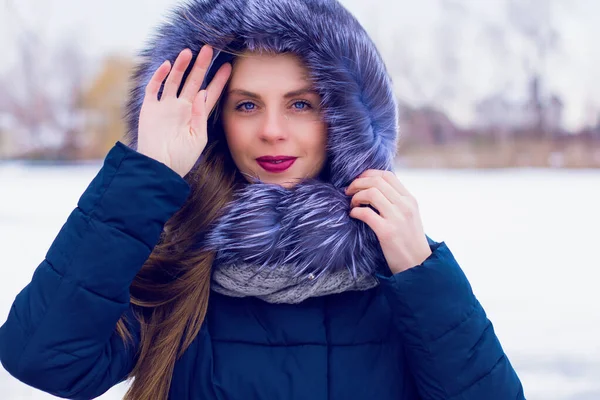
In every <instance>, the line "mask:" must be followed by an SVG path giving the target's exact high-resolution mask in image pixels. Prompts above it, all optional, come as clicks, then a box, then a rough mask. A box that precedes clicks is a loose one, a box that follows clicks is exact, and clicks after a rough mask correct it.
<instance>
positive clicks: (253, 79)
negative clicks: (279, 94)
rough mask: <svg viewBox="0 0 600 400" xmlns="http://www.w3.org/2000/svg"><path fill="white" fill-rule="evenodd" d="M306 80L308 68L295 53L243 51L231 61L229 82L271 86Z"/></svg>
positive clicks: (295, 83)
mask: <svg viewBox="0 0 600 400" xmlns="http://www.w3.org/2000/svg"><path fill="white" fill-rule="evenodd" d="M308 81H309V71H308V68H307V67H306V66H305V65H304V63H303V62H302V60H301V59H300V57H298V56H296V55H295V54H292V53H257V52H245V53H244V54H242V55H240V56H238V57H236V58H235V60H234V62H233V71H232V74H231V80H230V84H231V86H234V85H244V86H248V85H251V86H264V85H268V84H270V86H273V85H274V84H275V83H277V84H278V85H281V84H283V83H285V82H287V83H288V84H290V85H297V84H302V83H306V82H308Z"/></svg>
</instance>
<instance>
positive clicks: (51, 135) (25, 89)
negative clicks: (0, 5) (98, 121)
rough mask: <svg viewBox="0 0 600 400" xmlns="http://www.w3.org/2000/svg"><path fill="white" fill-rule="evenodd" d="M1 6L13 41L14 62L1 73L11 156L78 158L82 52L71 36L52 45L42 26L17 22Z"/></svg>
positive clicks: (11, 5)
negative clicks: (12, 145) (13, 152)
mask: <svg viewBox="0 0 600 400" xmlns="http://www.w3.org/2000/svg"><path fill="white" fill-rule="evenodd" d="M6 3H7V7H6V11H7V12H8V13H9V14H10V17H9V19H10V20H11V21H12V26H13V31H14V32H13V33H12V34H11V36H13V37H15V39H16V42H17V45H16V55H17V63H16V65H15V66H14V67H13V68H12V69H11V70H9V71H8V73H7V77H9V78H10V79H7V80H6V81H5V87H4V88H3V89H4V93H3V96H4V101H3V103H4V104H3V108H4V112H5V113H7V114H9V115H10V116H11V119H12V124H11V125H12V126H11V129H10V131H9V134H11V135H17V136H18V140H13V142H16V143H17V146H18V148H17V149H16V151H17V152H18V153H19V155H20V156H21V157H29V158H49V159H75V158H78V157H79V154H78V153H79V149H80V148H81V143H82V142H83V140H82V139H83V138H82V137H81V127H82V124H81V122H82V115H81V93H82V90H83V84H84V71H85V65H84V62H85V58H84V56H83V51H82V50H81V48H80V47H79V46H78V45H77V43H76V42H75V41H74V38H75V37H76V36H75V35H69V36H65V37H64V38H63V40H61V41H60V42H59V45H58V46H52V45H51V44H50V43H49V42H48V41H47V40H46V38H45V36H44V34H43V25H38V24H31V23H29V21H26V20H25V19H24V18H22V16H21V14H20V12H19V9H18V8H17V7H16V3H15V2H14V1H7V2H6ZM38 11H39V10H38ZM31 25H34V26H31Z"/></svg>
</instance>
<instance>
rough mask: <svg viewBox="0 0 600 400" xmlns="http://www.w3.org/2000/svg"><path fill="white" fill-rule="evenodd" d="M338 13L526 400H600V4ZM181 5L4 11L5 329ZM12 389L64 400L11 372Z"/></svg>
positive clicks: (117, 394)
mask: <svg viewBox="0 0 600 400" xmlns="http://www.w3.org/2000/svg"><path fill="white" fill-rule="evenodd" d="M341 2H342V3H343V4H344V5H346V6H347V7H348V8H349V9H350V11H352V12H353V13H354V14H355V15H356V17H357V18H358V19H359V20H360V21H361V23H362V24H363V25H364V27H365V28H366V30H367V31H368V32H369V34H370V35H371V37H372V38H373V40H374V41H375V43H376V44H377V46H378V47H379V49H380V51H381V54H382V56H383V58H384V60H385V62H386V64H387V67H388V70H389V72H390V74H391V76H392V78H393V81H394V86H395V90H396V94H397V97H398V100H399V106H400V115H401V139H400V141H399V147H398V157H397V170H396V172H397V174H398V176H399V177H400V179H401V180H402V181H403V182H404V183H405V184H406V186H407V187H408V188H409V190H411V191H412V192H413V194H414V195H415V196H416V197H417V200H418V201H419V204H420V208H421V213H422V217H423V222H424V225H425V229H426V231H427V232H428V234H429V235H430V236H431V237H432V238H433V239H435V240H438V241H442V240H444V241H446V243H447V244H448V245H449V247H450V248H451V249H452V250H453V253H454V254H455V256H456V258H457V259H458V261H459V262H460V263H461V265H462V267H463V269H464V270H465V272H466V273H467V276H468V277H469V279H470V281H471V283H472V285H473V288H474V291H475V294H476V295H477V297H478V298H479V299H480V301H481V302H482V304H483V306H484V307H485V309H486V311H487V312H488V316H489V317H490V319H491V320H492V322H493V323H494V327H495V329H496V332H497V334H498V336H499V338H500V340H501V342H502V344H503V346H504V348H505V350H506V352H507V354H508V356H509V358H510V359H511V361H512V363H513V365H514V366H515V368H516V370H517V373H518V374H519V376H520V377H521V379H522V381H523V383H524V386H525V394H526V396H527V398H528V399H544V400H546V399H561V400H565V399H569V400H570V399H578V400H580V399H583V400H586V399H600V344H599V343H600V340H599V339H598V338H600V291H599V290H598V282H599V279H598V278H600V273H599V272H598V270H599V269H600V260H599V256H598V249H599V245H598V241H597V238H598V237H599V236H600V228H599V227H600V212H598V205H599V204H600V68H599V66H600V47H599V46H598V45H597V38H598V37H600V25H598V24H597V20H598V16H599V15H600V1H596V0H420V1H418V2H417V1H409V0H369V1H365V0H342V1H341ZM175 4H177V1H175V0H144V1H141V0H137V1H134V0H130V1H126V2H124V1H117V0H104V1H102V2H86V3H82V2H80V1H77V0H53V1H41V0H19V1H10V0H0V48H1V49H2V52H1V55H0V57H1V58H0V61H1V62H0V249H1V250H2V253H3V262H2V263H0V276H1V278H0V323H2V322H3V321H4V320H5V318H6V316H7V315H8V312H9V309H10V306H11V304H12V301H13V300H14V297H15V296H16V295H17V293H18V292H19V291H20V290H21V289H22V288H23V287H24V286H25V285H26V284H27V283H28V282H29V280H30V279H31V275H32V274H33V270H34V269H35V267H36V266H37V265H38V264H39V263H40V262H41V261H42V260H43V258H44V256H45V253H46V251H47V249H48V248H49V246H50V244H51V243H52V240H53V239H54V237H55V236H56V234H57V233H58V231H59V230H60V227H61V226H62V224H63V223H64V222H65V220H66V218H67V216H68V215H69V213H70V212H71V210H72V209H73V208H74V207H75V206H76V204H77V200H78V199H79V196H80V195H81V193H83V191H84V190H85V188H86V187H87V185H88V183H89V182H90V181H91V179H92V178H93V177H94V176H95V174H96V173H97V172H98V170H99V169H100V167H101V165H102V159H103V158H104V156H105V155H106V153H107V152H108V150H109V149H110V148H111V147H112V146H113V145H114V143H115V142H116V141H117V140H120V138H121V137H122V135H123V133H124V122H123V119H122V112H123V109H122V107H123V105H124V102H125V100H126V97H127V93H128V90H129V81H128V79H129V74H130V73H131V72H132V67H133V66H134V65H135V63H136V57H137V52H138V51H139V50H140V49H141V48H142V47H143V46H144V44H145V43H146V42H147V40H148V39H149V38H150V35H151V34H152V32H153V30H154V29H155V27H156V26H157V25H158V24H159V23H160V22H161V21H163V19H164V17H165V15H167V11H168V10H169V9H170V8H171V7H172V6H174V5H175ZM595 38H596V39H595ZM125 386H126V385H125V384H123V385H120V386H117V387H115V388H114V389H112V390H111V391H109V392H108V393H107V394H106V395H104V396H103V397H102V398H105V399H118V398H121V396H122V395H123V394H124V392H125V389H126V387H125ZM0 388H1V389H2V394H1V395H0V397H1V398H2V399H44V398H51V396H48V395H45V394H43V393H42V392H39V391H37V390H35V389H31V388H29V387H27V386H25V385H24V384H22V383H20V382H18V381H16V380H15V379H13V378H11V377H10V376H9V375H8V373H7V372H6V371H4V370H3V369H2V368H0Z"/></svg>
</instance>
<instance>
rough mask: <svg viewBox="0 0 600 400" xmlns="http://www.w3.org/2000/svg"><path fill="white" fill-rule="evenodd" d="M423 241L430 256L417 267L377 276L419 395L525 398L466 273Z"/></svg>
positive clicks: (441, 248) (438, 246)
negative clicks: (429, 249) (388, 304)
mask: <svg viewBox="0 0 600 400" xmlns="http://www.w3.org/2000/svg"><path fill="white" fill-rule="evenodd" d="M427 239H428V241H429V245H430V248H431V250H432V254H431V255H430V256H429V258H427V260H425V261H424V262H423V263H422V264H421V265H418V266H416V267H414V268H411V269H409V270H406V271H404V272H400V273H397V274H394V275H391V273H389V274H387V275H388V276H386V275H385V274H380V275H379V276H378V277H379V280H380V283H381V286H382V290H383V291H384V293H385V296H386V297H387V299H388V301H389V303H390V306H391V308H392V311H393V318H394V325H395V326H396V327H397V328H398V330H399V332H400V335H401V337H402V339H403V342H404V344H405V349H406V350H405V351H406V354H407V359H408V363H409V365H410V368H411V372H412V374H413V376H414V377H415V381H416V384H417V387H418V390H419V394H420V396H421V397H422V398H423V399H424V400H433V399H445V400H447V399H456V400H457V399H461V400H470V399H473V400H475V399H478V400H479V399H487V400H508V399H524V398H525V397H524V394H523V387H522V385H521V382H520V380H519V378H518V376H517V374H516V373H515V371H514V369H513V367H512V366H511V364H510V362H509V360H508V358H507V356H506V354H505V353H504V351H503V349H502V346H501V345H500V342H499V341H498V338H497V337H496V334H495V333H494V328H493V326H492V323H491V322H490V320H489V319H488V318H487V316H486V313H485V311H484V310H483V308H482V306H481V304H480V303H479V301H478V300H477V299H476V298H475V296H474V294H473V292H472V290H471V286H470V284H469V282H468V280H467V278H466V276H465V274H464V273H463V271H462V270H461V268H460V266H459V265H458V263H457V262H456V260H455V259H454V256H453V255H452V253H451V252H450V250H449V249H448V247H447V246H446V244H445V243H444V242H441V243H436V242H434V241H433V240H431V239H430V238H429V237H428V238H427ZM390 275H391V276H390Z"/></svg>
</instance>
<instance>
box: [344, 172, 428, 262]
mask: <svg viewBox="0 0 600 400" xmlns="http://www.w3.org/2000/svg"><path fill="white" fill-rule="evenodd" d="M346 194H347V195H348V196H352V201H351V202H350V217H352V218H356V219H358V220H361V221H363V222H364V223H366V224H367V225H369V227H370V228H371V229H373V231H374V232H375V234H376V235H377V239H378V240H379V243H380V244H381V249H382V250H383V254H384V256H385V259H386V261H387V263H388V266H389V267H390V270H391V271H392V273H393V274H396V273H398V272H402V271H406V270H407V269H410V268H412V267H415V266H417V265H420V264H421V263H422V262H423V261H425V260H426V259H427V258H428V257H429V256H430V255H431V249H430V248H429V243H428V242H427V237H426V236H425V232H424V230H423V224H422V222H421V216H420V215H419V206H418V205H417V201H416V199H415V198H414V197H413V196H412V195H411V194H410V193H409V191H408V190H407V189H406V188H405V187H404V185H403V184H402V183H400V181H399V180H398V178H397V177H396V175H394V173H393V172H391V171H381V170H376V169H370V170H367V171H365V172H363V173H362V174H360V175H359V177H358V178H356V179H355V180H354V181H353V182H352V183H351V184H350V186H348V188H347V189H346ZM363 204H368V205H371V206H372V207H373V208H375V209H376V210H377V211H378V212H379V215H378V214H377V213H376V212H375V211H373V210H372V209H371V208H369V207H359V206H360V205H363Z"/></svg>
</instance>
